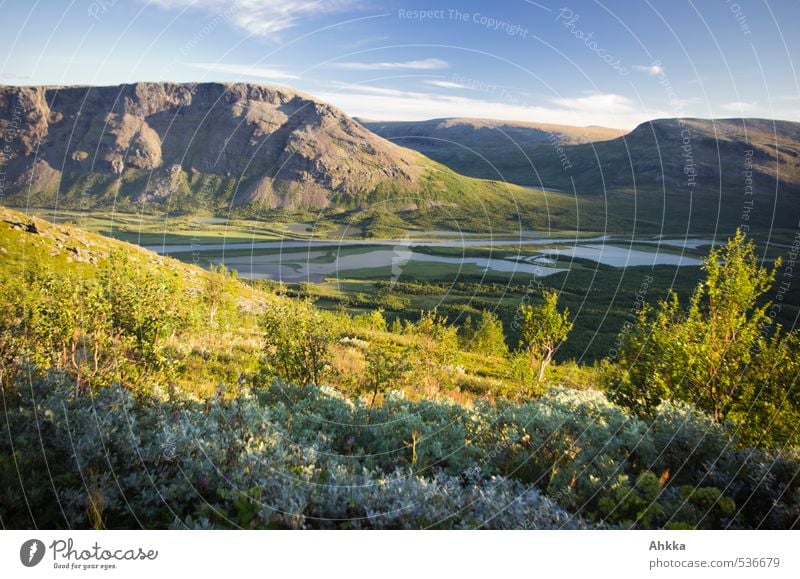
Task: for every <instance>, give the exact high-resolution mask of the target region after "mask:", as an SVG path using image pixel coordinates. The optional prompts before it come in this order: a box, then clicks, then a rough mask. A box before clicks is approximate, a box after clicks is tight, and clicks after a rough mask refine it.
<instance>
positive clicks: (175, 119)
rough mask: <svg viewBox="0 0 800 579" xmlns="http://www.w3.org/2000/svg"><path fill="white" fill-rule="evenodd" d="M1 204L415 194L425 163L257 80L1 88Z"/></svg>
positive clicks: (317, 199)
mask: <svg viewBox="0 0 800 579" xmlns="http://www.w3.org/2000/svg"><path fill="white" fill-rule="evenodd" d="M0 130H2V135H3V144H4V145H5V147H4V148H3V155H2V158H0V162H1V163H2V165H3V166H2V170H4V171H5V174H4V175H2V176H4V177H5V180H4V181H3V191H2V197H3V198H4V199H6V200H14V199H19V198H21V197H22V196H24V197H26V198H31V199H33V200H40V199H42V200H44V202H45V203H47V204H49V201H50V200H51V198H54V197H55V196H56V195H60V196H61V199H62V201H64V202H65V203H70V202H75V201H76V199H78V198H80V199H81V200H82V202H84V203H89V202H93V201H95V200H96V199H97V198H99V197H103V196H106V195H112V194H113V195H115V197H116V196H117V195H121V196H122V197H123V198H127V199H130V200H131V201H135V202H144V203H160V202H163V201H164V200H165V199H168V198H169V197H170V196H171V195H174V194H176V193H178V192H180V191H183V192H184V193H186V194H189V193H191V192H193V193H195V194H196V195H197V196H199V197H202V198H204V199H206V200H208V199H207V198H208V197H209V196H210V197H226V198H225V199H218V200H219V201H222V202H224V203H225V204H229V203H230V204H233V205H241V204H247V203H261V204H264V205H267V206H270V207H278V206H308V207H325V206H327V205H329V204H331V203H339V200H341V199H349V200H351V201H352V200H353V199H358V198H359V197H361V196H364V195H366V194H368V193H369V192H371V191H373V190H375V188H376V187H379V186H381V185H386V186H389V185H391V186H392V187H396V188H401V189H403V188H408V189H413V188H414V186H415V182H416V181H417V179H418V177H419V175H420V172H421V165H422V164H423V163H424V158H423V157H422V156H421V155H419V154H418V153H416V152H413V151H410V150H407V149H403V148H401V147H398V146H396V145H393V144H391V143H389V142H387V141H385V140H383V139H382V138H380V137H377V136H376V135H374V134H373V133H371V132H369V131H368V130H367V129H365V128H364V127H362V126H361V125H360V124H358V123H357V122H355V121H353V120H352V119H351V118H349V117H348V116H347V115H345V114H344V113H343V112H341V111H339V110H338V109H336V108H334V107H332V106H330V105H328V104H325V103H322V102H319V101H316V100H314V99H313V98H311V97H309V96H307V95H304V94H301V93H297V92H293V91H290V90H286V89H282V88H273V87H268V86H262V85H252V84H217V83H204V84H196V85H194V84H172V83H137V84H130V85H121V86H115V87H10V86H0Z"/></svg>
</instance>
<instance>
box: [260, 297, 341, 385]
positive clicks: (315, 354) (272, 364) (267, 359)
mask: <svg viewBox="0 0 800 579" xmlns="http://www.w3.org/2000/svg"><path fill="white" fill-rule="evenodd" d="M261 326H262V328H263V329H264V354H265V355H264V358H263V360H262V367H263V369H264V370H265V371H266V372H267V373H269V374H272V375H277V376H279V377H281V378H283V379H284V380H288V381H290V382H296V383H298V384H301V385H304V386H305V385H306V384H320V383H322V380H323V378H324V375H325V372H326V371H327V370H328V368H329V365H330V351H329V345H330V344H331V342H332V341H333V338H334V336H333V332H332V331H331V328H330V326H331V324H329V323H327V321H326V320H324V319H323V316H322V314H321V313H320V312H319V310H317V309H316V308H315V307H314V306H313V305H312V304H311V302H309V301H307V300H292V299H285V300H283V301H282V302H280V303H278V304H276V305H274V306H272V307H271V308H270V309H269V310H267V312H266V313H265V314H264V315H263V317H262V319H261Z"/></svg>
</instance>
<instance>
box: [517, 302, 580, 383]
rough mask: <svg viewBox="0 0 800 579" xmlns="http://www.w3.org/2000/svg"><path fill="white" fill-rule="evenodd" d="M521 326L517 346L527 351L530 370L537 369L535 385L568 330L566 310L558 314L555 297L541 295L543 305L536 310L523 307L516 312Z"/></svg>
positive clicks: (527, 305) (567, 313)
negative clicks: (520, 320)
mask: <svg viewBox="0 0 800 579" xmlns="http://www.w3.org/2000/svg"><path fill="white" fill-rule="evenodd" d="M520 314H521V316H522V324H521V329H520V334H521V338H522V339H521V340H520V345H521V346H522V347H524V348H525V349H527V350H528V354H529V356H530V365H531V368H533V367H538V381H539V382H541V381H542V380H543V379H544V371H545V369H546V368H547V366H548V365H549V364H550V362H551V361H552V360H553V354H554V353H555V351H556V348H558V345H559V344H561V342H563V341H564V340H565V339H566V338H567V335H568V334H569V332H570V331H571V330H572V322H570V321H569V310H567V309H565V310H564V311H563V312H561V311H559V310H558V293H557V292H555V291H546V292H544V303H543V304H541V305H537V306H532V305H530V304H524V305H523V306H522V307H521V308H520Z"/></svg>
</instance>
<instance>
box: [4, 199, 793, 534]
mask: <svg viewBox="0 0 800 579" xmlns="http://www.w3.org/2000/svg"><path fill="white" fill-rule="evenodd" d="M0 254H2V259H1V260H0V388H2V396H3V402H4V409H5V411H4V422H5V424H4V430H5V431H6V432H7V433H8V436H3V437H2V438H1V439H0V498H1V500H0V522H2V525H3V527H4V528H31V527H33V526H37V527H45V526H46V527H48V528H64V527H70V528H87V527H88V528H138V527H148V528H516V529H523V528H586V527H596V526H601V527H633V528H662V527H667V528H687V527H696V528H755V527H759V528H761V527H768V528H793V527H795V526H796V525H797V520H798V514H799V513H800V488H798V485H800V482H798V481H800V478H799V477H798V471H799V469H800V463H798V460H797V457H796V453H795V451H794V450H790V449H789V448H788V447H780V448H777V449H773V450H766V449H765V448H753V447H752V446H751V445H750V444H748V443H744V442H742V441H740V440H739V436H738V434H737V431H736V429H735V428H733V427H732V426H731V425H729V424H726V423H720V422H714V421H712V420H711V418H710V417H709V416H707V415H705V414H703V413H702V412H701V411H699V410H697V409H695V408H692V407H691V406H689V405H686V404H683V403H680V402H677V401H675V402H669V401H664V402H663V403H662V404H660V405H659V406H658V407H657V409H655V410H654V412H653V413H651V414H649V415H647V416H637V415H635V414H633V413H632V412H631V411H629V410H627V409H625V408H622V407H620V406H617V405H615V404H613V403H611V402H610V401H609V399H608V396H607V394H606V392H604V391H603V390H602V388H603V378H602V377H603V375H604V372H605V370H602V369H592V368H581V367H574V366H573V367H571V368H570V367H569V366H568V365H565V366H558V365H557V366H555V368H553V369H552V370H551V371H550V373H549V374H548V376H547V380H546V381H545V382H543V383H536V382H535V381H532V380H531V374H530V372H531V368H530V367H529V366H528V355H527V353H525V352H513V351H512V352H508V351H507V349H506V348H505V347H498V346H502V326H501V327H500V333H499V335H498V332H497V329H498V326H497V324H496V323H495V322H493V321H492V318H491V317H489V316H486V315H484V317H482V318H481V323H479V324H476V325H471V326H470V327H469V331H468V332H464V331H462V330H461V329H459V328H456V327H454V326H452V325H450V324H448V323H447V322H446V320H445V319H444V318H443V317H442V316H440V315H439V314H438V313H437V312H430V311H428V312H423V313H422V314H421V316H420V317H419V319H418V320H416V321H412V322H404V323H399V322H398V323H393V324H391V326H389V325H388V324H387V321H386V319H385V318H384V316H383V314H382V312H381V311H380V310H369V311H366V312H365V313H363V314H361V315H357V316H352V315H348V314H346V313H344V312H342V311H330V312H326V311H323V310H320V309H318V308H316V307H315V306H313V305H312V304H311V303H310V302H309V301H307V300H304V299H299V298H297V297H292V296H291V295H289V293H291V292H288V291H287V288H285V287H283V286H281V285H280V284H271V283H266V282H261V283H257V284H255V286H256V287H253V286H251V285H248V284H245V283H243V282H242V281H241V280H239V279H238V278H237V276H236V275H235V274H234V273H231V272H227V271H224V270H221V271H212V272H206V271H203V270H201V269H199V268H197V267H195V266H193V265H190V264H182V263H179V262H176V261H174V260H171V259H167V258H161V257H158V256H156V255H154V254H152V253H149V252H147V251H145V250H142V249H140V248H137V247H135V246H131V245H129V244H127V243H124V242H121V241H115V240H111V239H107V238H104V237H101V236H99V235H96V234H91V233H87V232H84V231H81V230H78V229H76V228H74V227H71V226H68V225H54V224H49V223H47V222H45V221H43V220H40V219H36V218H31V217H28V216H25V215H22V214H20V213H17V212H14V211H10V210H6V209H0ZM387 326H389V327H387ZM489 328H493V330H492V331H491V332H489V331H488V329H489ZM488 336H492V338H491V339H489V340H487V339H486V338H487V337H488ZM568 375H570V376H571V379H572V383H573V384H574V385H575V386H578V387H579V388H580V389H576V388H572V389H570V388H565V387H564V386H563V382H564V381H565V380H566V377H567V376H568ZM608 395H613V392H609V393H608ZM789 426H790V425H789ZM789 430H791V429H790V428H789ZM792 444H793V443H792ZM19 496H23V497H24V499H25V500H24V502H22V501H20V500H19Z"/></svg>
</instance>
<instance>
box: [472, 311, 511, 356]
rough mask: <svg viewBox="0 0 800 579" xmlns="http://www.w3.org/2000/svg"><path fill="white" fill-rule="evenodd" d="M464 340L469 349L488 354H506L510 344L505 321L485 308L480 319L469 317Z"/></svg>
mask: <svg viewBox="0 0 800 579" xmlns="http://www.w3.org/2000/svg"><path fill="white" fill-rule="evenodd" d="M464 341H465V342H466V343H465V345H466V347H467V349H469V350H470V351H472V352H477V353H479V354H485V355H487V356H500V357H502V356H505V355H507V354H508V344H506V336H505V333H504V332H503V323H502V322H501V321H500V318H498V317H497V316H496V315H495V314H494V313H492V312H491V311H489V310H483V311H482V312H481V317H480V319H479V320H478V321H476V322H473V321H472V318H469V319H467V322H466V323H465V324H464Z"/></svg>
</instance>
